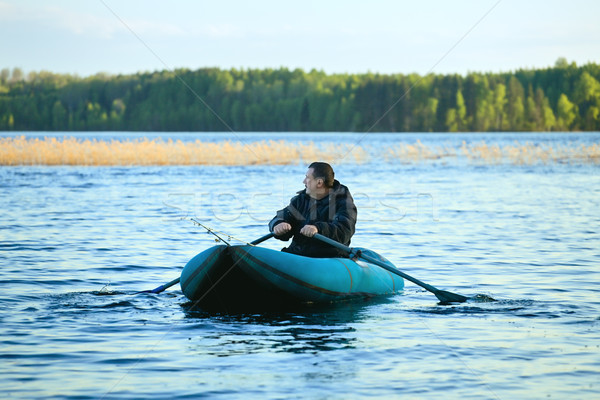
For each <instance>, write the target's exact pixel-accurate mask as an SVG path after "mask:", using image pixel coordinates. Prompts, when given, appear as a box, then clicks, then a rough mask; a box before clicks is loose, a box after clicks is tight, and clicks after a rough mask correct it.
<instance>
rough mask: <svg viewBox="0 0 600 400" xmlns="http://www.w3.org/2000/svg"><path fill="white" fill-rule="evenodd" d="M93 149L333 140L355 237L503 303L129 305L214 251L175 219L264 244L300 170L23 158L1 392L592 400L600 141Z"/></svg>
mask: <svg viewBox="0 0 600 400" xmlns="http://www.w3.org/2000/svg"><path fill="white" fill-rule="evenodd" d="M22 135H25V136H26V137H27V138H34V137H40V138H43V137H56V138H59V139H60V138H62V137H64V136H74V137H75V138H76V140H83V139H84V138H86V137H88V136H89V135H90V134H83V133H82V134H75V135H73V134H71V133H69V134H66V133H60V134H28V133H22ZM4 136H5V137H8V138H14V137H15V136H16V135H8V134H6V135H4ZM92 136H93V137H94V138H96V139H97V140H98V141H100V142H101V143H104V142H107V141H110V140H116V141H123V140H131V138H132V137H134V138H135V139H136V140H146V139H149V140H154V139H156V138H158V137H160V138H161V139H162V140H168V139H173V140H174V141H177V140H180V141H182V142H184V143H189V142H191V141H195V140H196V139H197V138H200V139H201V140H202V141H203V142H207V143H208V142H214V143H220V142H222V141H223V139H224V138H227V139H229V140H231V141H233V142H235V143H241V144H242V147H244V148H245V146H246V145H247V144H251V143H255V142H260V141H263V140H268V139H272V138H275V139H276V140H277V141H281V143H284V144H286V146H291V148H293V147H294V146H300V145H301V144H302V143H305V142H306V141H307V140H309V141H312V143H313V145H314V147H316V148H320V147H321V145H323V146H325V145H326V146H331V145H332V144H334V146H336V145H337V143H345V144H346V145H347V146H349V147H345V148H344V149H345V150H344V151H345V152H346V153H340V154H335V155H334V156H335V157H336V158H337V159H335V158H334V159H333V160H332V163H333V165H334V167H335V169H336V177H337V178H338V179H339V180H340V181H341V182H342V183H344V184H346V185H347V186H349V187H350V189H351V191H352V193H353V195H354V197H355V201H356V203H357V206H358V208H359V220H358V224H357V232H356V234H355V236H354V238H353V242H352V244H353V245H354V246H360V247H367V248H370V249H372V250H375V251H377V252H379V253H381V254H382V255H384V256H385V257H386V258H388V259H389V260H391V261H392V262H393V263H394V264H395V265H396V266H397V267H398V268H399V269H401V270H402V271H404V272H406V273H408V274H410V275H412V276H414V277H416V278H418V279H421V280H422V281H425V282H427V283H430V284H433V285H434V286H437V287H439V288H442V289H446V290H450V291H452V292H456V293H460V294H463V295H467V296H475V295H477V294H483V295H487V296H490V297H493V298H495V299H496V300H497V301H495V302H480V301H475V300H474V301H470V302H468V303H464V304H455V305H440V304H438V301H437V299H436V298H435V296H434V295H432V294H431V293H429V292H427V291H424V290H423V289H421V288H420V287H418V286H415V285H413V284H411V283H410V282H407V283H406V288H405V290H404V292H402V293H399V294H397V295H394V296H392V297H387V298H382V299H376V300H371V301H359V302H350V303H340V304H332V305H321V306H306V307H299V308H296V309H290V310H285V311H279V312H273V311H270V312H261V311H260V310H256V311H255V312H246V313H235V312H231V311H230V310H227V309H223V310H222V311H220V312H216V311H211V312H207V311H203V310H199V309H194V308H191V307H190V304H189V302H188V301H187V299H186V298H185V297H184V296H183V295H182V293H181V290H180V288H179V286H178V285H177V286H174V287H172V288H170V289H168V290H167V291H165V292H163V293H161V294H136V292H137V291H141V290H145V289H152V288H154V287H156V286H158V285H160V284H162V283H165V282H168V281H170V280H172V279H174V278H177V277H178V276H179V274H180V272H181V269H182V268H183V266H184V265H185V264H186V262H187V261H188V260H189V259H190V258H192V257H193V256H194V255H195V254H197V253H199V252H200V251H202V250H204V249H206V248H208V247H210V246H212V245H213V244H214V240H213V239H214V237H212V236H211V235H209V234H207V233H206V232H205V231H204V230H203V229H202V228H200V227H197V226H195V225H194V224H193V223H192V222H191V221H190V220H189V218H190V217H195V218H197V219H198V220H200V221H202V222H203V223H205V224H206V225H207V226H210V227H212V228H214V229H217V230H219V231H222V232H225V233H226V234H228V235H231V236H233V237H235V238H239V239H241V240H244V241H251V240H254V239H256V238H258V237H261V236H263V235H264V234H266V233H267V228H266V225H267V223H268V221H269V220H270V219H271V217H272V216H273V214H274V212H275V210H277V209H278V208H281V207H282V206H284V205H286V204H287V202H288V200H289V198H290V197H291V196H292V195H293V194H294V193H295V192H296V191H297V190H300V189H302V188H303V186H302V179H303V176H304V173H305V170H306V165H307V163H308V162H310V161H312V160H310V159H304V158H303V157H302V155H300V157H296V158H294V157H291V156H290V157H291V158H286V152H283V153H281V152H278V151H279V150H277V151H275V150H274V149H273V148H270V150H268V151H271V152H272V153H273V154H272V155H271V158H270V159H269V160H270V161H265V162H264V163H258V162H252V161H240V162H233V164H234V165H228V166H222V165H185V166H183V165H177V162H171V163H170V164H169V165H166V166H164V165H163V166H154V165H119V163H118V162H115V163H114V164H113V165H105V166H96V165H85V166H82V165H54V166H48V165H39V164H41V162H37V164H36V162H33V163H31V162H22V164H27V165H12V166H2V167H0V187H1V192H0V387H2V392H3V396H2V397H5V398H23V399H32V398H60V399H86V398H94V399H96V398H104V399H130V398H143V399H153V398H156V399H165V398H172V399H179V398H202V397H206V398H216V399H230V398H244V399H247V398H251V399H264V398H310V399H349V398H363V397H372V398H410V399H439V398H444V399H507V400H508V399H542V398H555V399H567V398H569V399H592V398H600V211H599V210H600V160H598V159H597V158H595V157H596V156H594V154H597V153H595V151H596V150H595V149H597V148H598V145H599V144H600V133H579V134H535V133H527V134H524V133H513V134H459V135H443V134H430V135H427V134H425V135H417V134H405V135H400V134H390V135H384V134H377V135H361V134H306V135H302V134H283V133H281V134H260V133H256V134H225V133H223V134H201V135H192V134H160V135H159V134H152V133H146V134H139V133H138V134H125V133H110V134H102V133H98V134H92ZM59 142H60V140H59ZM4 145H6V146H8V145H7V144H6V143H5V144H4ZM594 146H595V147H594ZM355 147H358V148H360V149H361V151H363V153H364V154H363V155H362V156H361V157H355V158H353V157H345V155H346V154H347V152H348V151H354V150H352V149H353V148H355ZM289 148H290V147H284V149H289ZM340 148H341V147H340ZM257 149H258V150H257ZM498 149H499V150H498ZM139 150H140V152H141V151H142V148H141V145H140V147H139ZM11 151H13V152H14V151H17V150H11ZM161 151H165V152H166V151H171V150H161ZM261 151H263V150H261V148H260V147H256V148H253V150H251V152H261ZM265 151H267V150H265ZM286 151H288V150H286ZM498 151H499V152H500V153H498ZM515 152H516V153H515ZM109 153H111V151H107V153H106V154H105V155H104V157H109V156H108V154H109ZM525 153H527V154H528V155H527V154H525ZM111 154H112V153H111ZM515 154H516V155H515ZM532 154H533V155H532ZM257 155H258V154H257ZM310 155H311V154H309V155H308V156H310ZM308 156H307V157H306V158H308ZM236 157H237V156H236ZM281 157H283V159H281ZM250 158H251V157H250ZM215 160H216V158H215ZM17 164H18V163H17ZM31 164H36V165H31ZM109 164H110V163H109ZM134 164H135V163H134ZM208 164H210V162H208ZM215 164H218V162H216V161H215ZM235 164H237V165H235ZM262 245H263V246H265V247H269V248H273V249H279V248H281V247H282V246H283V245H284V244H283V243H282V242H278V241H277V240H275V239H271V240H269V241H267V242H264V243H263V244H262Z"/></svg>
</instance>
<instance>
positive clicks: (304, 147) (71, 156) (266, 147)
mask: <svg viewBox="0 0 600 400" xmlns="http://www.w3.org/2000/svg"><path fill="white" fill-rule="evenodd" d="M366 158H367V155H366V152H365V151H364V150H363V149H362V148H353V147H352V146H350V145H338V144H335V143H326V144H319V145H316V144H315V143H313V142H307V143H290V142H285V141H283V140H280V141H273V140H269V141H260V142H251V143H244V142H239V141H224V142H217V143H214V142H202V141H200V140H196V141H193V142H183V141H180V140H177V141H173V140H167V141H163V140H161V139H153V140H149V139H139V140H124V141H120V140H110V141H105V140H95V139H92V140H89V139H85V140H78V139H75V138H62V139H57V138H44V139H39V138H26V137H24V136H19V137H12V138H0V165H84V166H86V165H87V166H111V165H115V166H134V165H141V166H163V165H265V164H266V165H269V164H272V165H284V164H294V163H301V162H310V161H313V160H324V161H331V162H333V161H338V160H341V159H344V160H345V161H346V162H357V163H360V162H362V161H364V160H366Z"/></svg>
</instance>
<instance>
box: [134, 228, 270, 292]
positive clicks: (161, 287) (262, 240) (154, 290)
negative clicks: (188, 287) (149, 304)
mask: <svg viewBox="0 0 600 400" xmlns="http://www.w3.org/2000/svg"><path fill="white" fill-rule="evenodd" d="M273 236H275V234H274V233H272V232H271V233H269V234H267V235H265V236H263V237H261V238H258V239H256V240H255V241H253V242H250V244H251V245H254V246H255V245H257V244H259V243H262V242H264V241H265V240H268V239H271V238H272V237H273ZM227 246H229V244H227ZM180 280H181V277H179V278H177V279H173V280H172V281H171V282H168V283H165V284H164V285H160V286H159V287H157V288H154V289H152V290H143V291H141V292H137V293H136V294H138V293H160V292H163V291H165V290H167V289H168V288H170V287H171V286H173V285H177V284H178V283H179V281H180Z"/></svg>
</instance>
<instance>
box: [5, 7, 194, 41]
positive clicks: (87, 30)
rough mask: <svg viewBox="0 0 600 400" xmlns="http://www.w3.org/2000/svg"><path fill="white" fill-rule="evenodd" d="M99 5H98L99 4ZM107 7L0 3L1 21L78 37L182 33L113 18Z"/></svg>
mask: <svg viewBox="0 0 600 400" xmlns="http://www.w3.org/2000/svg"><path fill="white" fill-rule="evenodd" d="M98 4H100V5H101V3H98ZM112 13H113V12H112V10H110V9H109V8H108V7H102V8H98V12H97V13H91V12H84V11H77V10H74V9H70V8H66V7H60V6H54V5H47V6H42V7H33V6H28V5H22V4H19V5H16V4H12V3H7V2H0V21H4V22H15V23H18V24H23V25H27V24H33V25H35V26H43V27H46V28H50V29H56V30H61V31H66V32H67V33H70V34H73V35H78V36H91V37H96V38H101V39H112V38H114V37H115V35H118V34H120V33H123V32H128V31H129V30H130V29H131V30H132V31H133V32H135V33H136V34H139V35H162V36H181V35H183V34H184V32H183V30H182V29H181V28H179V27H178V26H176V25H173V24H169V23H164V22H156V21H152V20H147V19H136V18H134V19H127V18H124V17H120V16H119V17H118V18H117V17H115V15H118V14H116V13H115V15H113V14H112Z"/></svg>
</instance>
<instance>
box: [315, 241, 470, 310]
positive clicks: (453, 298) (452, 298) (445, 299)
mask: <svg viewBox="0 0 600 400" xmlns="http://www.w3.org/2000/svg"><path fill="white" fill-rule="evenodd" d="M313 237H314V238H315V239H318V240H320V241H322V242H325V243H327V244H330V245H332V246H333V247H337V248H338V249H340V250H342V251H344V252H346V253H348V254H349V255H354V256H358V257H359V258H362V259H363V260H365V261H368V262H370V263H371V264H375V265H379V266H380V267H381V268H383V269H386V270H388V271H390V272H391V273H393V274H396V275H399V276H401V277H403V278H404V279H407V280H409V281H411V282H412V283H414V284H416V285H419V286H421V287H422V288H424V289H425V290H428V291H430V292H431V293H433V294H435V296H436V297H437V298H438V299H439V300H440V301H441V302H442V303H464V302H465V301H467V300H469V298H468V297H465V296H462V295H460V294H456V293H452V292H448V291H446V290H440V289H438V288H436V287H433V286H431V285H428V284H427V283H425V282H421V281H420V280H418V279H417V278H413V277H412V276H410V275H408V274H406V273H404V272H402V271H400V270H399V269H396V268H394V267H392V266H391V265H388V264H386V263H384V262H382V261H379V260H377V259H375V258H373V257H369V256H368V255H366V254H362V253H361V252H359V251H356V250H354V249H353V248H350V247H348V246H345V245H343V244H341V243H339V242H336V241H335V240H333V239H330V238H328V237H325V236H323V235H321V234H320V233H317V234H315V236H313Z"/></svg>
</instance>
